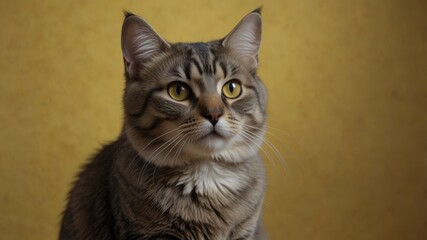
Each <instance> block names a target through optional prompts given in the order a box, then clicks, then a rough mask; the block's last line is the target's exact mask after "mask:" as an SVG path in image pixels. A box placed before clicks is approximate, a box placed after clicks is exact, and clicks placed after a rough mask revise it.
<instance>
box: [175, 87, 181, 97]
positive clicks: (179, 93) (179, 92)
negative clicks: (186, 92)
mask: <svg viewBox="0 0 427 240" xmlns="http://www.w3.org/2000/svg"><path fill="white" fill-rule="evenodd" d="M181 91H182V87H181V86H178V87H176V94H177V95H178V96H179V95H181Z"/></svg>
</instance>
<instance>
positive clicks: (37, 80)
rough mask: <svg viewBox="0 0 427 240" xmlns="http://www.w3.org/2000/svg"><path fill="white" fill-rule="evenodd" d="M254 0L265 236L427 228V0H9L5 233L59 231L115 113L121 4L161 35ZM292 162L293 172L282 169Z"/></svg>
mask: <svg viewBox="0 0 427 240" xmlns="http://www.w3.org/2000/svg"><path fill="white" fill-rule="evenodd" d="M260 5H263V7H264V11H263V18H264V34H263V42H262V48H261V52H260V63H261V66H260V71H259V72H260V76H261V77H262V79H263V80H264V82H265V83H266V85H267V86H268V88H269V92H270V102H269V109H268V113H269V124H270V126H271V128H270V129H269V132H270V133H269V134H268V135H267V136H268V138H267V139H268V141H269V143H271V144H274V145H275V146H276V148H277V150H278V151H279V152H280V153H281V154H282V155H283V156H284V158H285V160H286V163H287V169H286V168H284V167H282V165H281V164H280V161H279V158H278V157H277V156H275V152H274V151H272V150H271V149H270V147H269V144H266V145H265V146H264V149H265V153H264V155H265V156H266V158H267V157H268V156H269V157H270V158H271V159H272V161H268V160H266V164H267V167H268V172H269V185H268V187H269V188H268V194H267V199H266V203H265V213H264V218H265V222H266V224H267V228H268V230H269V232H270V236H271V239H277V240H281V239H289V240H311V239H314V240H317V239H319V240H335V239H336V240H341V239H346V240H361V239H373V240H378V239H380V240H382V239H384V240H402V239H405V240H420V239H427V2H426V1H421V0H420V1H416V0H407V1H405V0H400V1H399V0H359V1H341V0H325V1H316V0H312V1H308V0H282V1H279V0H276V1H255V0H253V1H247V0H246V1H243V0H240V1H238V0H231V1H213V0H212V1H196V0H194V1H190V0H185V1H184V0H180V1H171V0H170V1H165V0H157V1H154V0H151V1H148V0H147V1H142V0H141V1H130V0H129V1H107V0H105V1H101V0H99V1H83V0H73V1H70V0H64V1H55V0H44V1H29V0H28V1H23V0H16V1H2V2H1V3H0V87H1V88H0V127H1V130H0V161H1V162H0V236H1V237H0V238H1V239H8V240H10V239H12V240H14V239H17V240H18V239H19V240H21V239H34V240H46V239H48V240H49V239H52V240H53V239H55V238H56V236H57V232H58V227H59V219H60V213H61V210H62V209H63V207H64V204H65V198H66V193H67V191H68V190H69V188H70V184H71V182H72V180H73V176H74V175H75V174H76V172H77V171H78V169H79V166H80V165H81V164H82V163H84V162H85V161H86V159H87V158H88V156H90V155H91V154H93V153H94V152H95V149H97V148H99V147H100V146H101V144H103V143H107V142H109V141H111V140H113V139H114V138H115V137H116V136H117V135H118V133H119V132H120V128H121V122H122V109H121V95H122V90H123V86H124V84H123V82H124V78H123V62H122V56H121V50H120V30H121V29H120V28H121V23H122V20H123V15H122V13H121V11H122V10H123V9H127V10H130V11H133V12H135V13H137V14H140V15H142V16H143V17H144V18H145V19H146V20H148V21H149V22H150V23H151V24H152V25H153V26H154V27H155V28H156V30H157V31H158V32H159V33H160V34H161V35H162V36H164V37H165V38H166V39H168V40H170V41H200V40H209V39H212V38H218V37H222V36H224V35H225V34H226V33H228V32H229V31H230V30H231V28H232V27H233V26H234V25H235V24H236V23H237V21H238V20H239V19H241V18H242V17H243V16H244V15H245V14H246V13H248V12H250V11H252V10H253V9H255V8H256V7H258V6H260ZM285 169H286V170H285Z"/></svg>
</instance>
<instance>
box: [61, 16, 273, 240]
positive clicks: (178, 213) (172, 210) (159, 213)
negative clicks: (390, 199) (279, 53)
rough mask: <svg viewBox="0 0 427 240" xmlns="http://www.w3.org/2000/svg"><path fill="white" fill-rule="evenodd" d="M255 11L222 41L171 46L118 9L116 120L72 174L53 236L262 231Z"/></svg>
mask: <svg viewBox="0 0 427 240" xmlns="http://www.w3.org/2000/svg"><path fill="white" fill-rule="evenodd" d="M260 28H261V18H260V15H259V12H253V13H251V14H249V15H247V16H246V17H245V18H244V19H243V20H242V21H241V22H240V23H239V25H238V26H237V27H236V28H235V29H234V30H233V31H232V32H231V33H230V34H229V35H228V36H227V37H226V38H224V39H223V40H218V41H212V42H209V43H190V44H174V45H171V44H169V43H167V42H166V41H164V40H163V39H161V38H160V37H159V36H158V35H157V34H156V33H155V32H154V30H152V28H151V27H150V26H149V25H148V24H146V22H144V21H143V20H142V19H140V18H138V17H136V16H135V15H132V14H127V16H126V19H125V23H124V26H123V35H122V49H123V55H124V60H125V67H126V79H127V81H126V90H125V94H124V107H125V116H126V118H125V124H124V128H123V131H122V133H121V135H120V137H119V138H118V140H116V141H115V142H113V143H111V144H110V145H108V146H106V147H104V148H103V149H102V150H101V151H100V152H99V153H98V154H97V155H96V156H95V157H94V158H93V159H92V161H91V162H90V163H89V164H87V165H86V166H85V167H84V169H83V171H82V172H81V173H80V175H79V177H78V179H77V181H76V183H75V186H74V188H73V189H72V191H71V192H70V196H69V202H68V205H67V209H66V210H65V212H64V217H63V220H62V225H61V232H60V239H61V240H71V239H73V240H74V239H79V240H84V239H105V240H107V239H111V240H112V239H127V240H130V239H139V240H143V239H180V240H187V239H188V240H191V239H194V240H203V239H206V240H207V239H209V240H237V239H248V240H250V239H254V240H255V239H257V240H258V239H265V235H264V232H263V229H262V223H261V220H260V215H261V209H262V203H263V198H264V192H265V170H264V165H263V161H262V160H261V158H260V157H259V156H258V153H257V152H258V148H259V145H260V143H261V141H262V137H263V134H264V129H265V107H266V92H265V88H264V86H263V84H262V83H261V81H260V80H259V79H258V77H257V76H256V67H257V53H258V48H259V42H260V34H261V29H260Z"/></svg>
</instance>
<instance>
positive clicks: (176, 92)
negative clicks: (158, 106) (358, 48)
mask: <svg viewBox="0 0 427 240" xmlns="http://www.w3.org/2000/svg"><path fill="white" fill-rule="evenodd" d="M168 93H169V96H170V97H171V98H172V99H174V100H176V101H184V100H186V99H187V98H188V96H189V95H190V88H189V87H188V86H187V84H185V83H182V82H173V83H171V84H170V85H169V87H168Z"/></svg>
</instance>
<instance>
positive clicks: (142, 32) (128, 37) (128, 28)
mask: <svg viewBox="0 0 427 240" xmlns="http://www.w3.org/2000/svg"><path fill="white" fill-rule="evenodd" d="M169 47H170V45H169V43H167V42H166V41H165V40H164V39H163V38H161V37H160V36H159V35H158V34H157V33H156V31H154V29H153V28H152V27H151V26H150V25H149V24H148V23H147V22H145V21H144V20H143V19H141V18H140V17H138V16H136V15H133V14H132V13H128V12H125V20H124V22H123V27H122V52H123V58H124V61H125V66H126V71H127V72H128V73H130V74H133V73H136V72H137V71H139V70H140V68H142V67H143V65H144V64H145V63H146V62H147V61H149V60H150V59H152V58H153V57H155V56H156V55H158V54H160V53H161V52H163V51H165V50H166V49H167V48H169Z"/></svg>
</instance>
